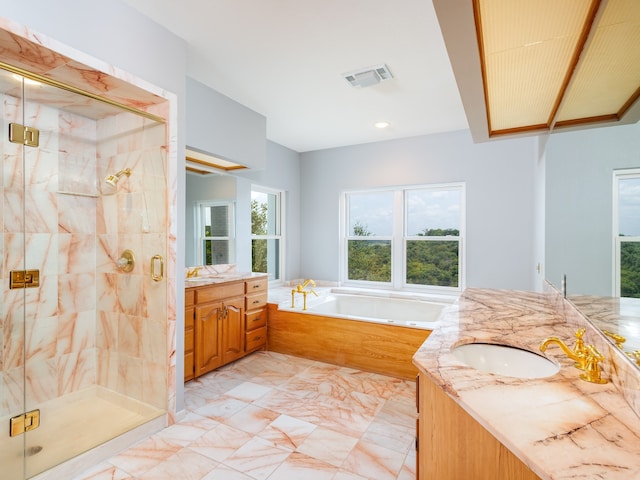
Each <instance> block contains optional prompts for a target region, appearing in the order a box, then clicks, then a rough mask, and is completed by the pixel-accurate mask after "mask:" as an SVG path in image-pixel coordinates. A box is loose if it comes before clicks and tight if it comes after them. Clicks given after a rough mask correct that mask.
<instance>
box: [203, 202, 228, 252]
mask: <svg viewBox="0 0 640 480" xmlns="http://www.w3.org/2000/svg"><path fill="white" fill-rule="evenodd" d="M196 211H197V212H198V219H197V228H198V232H199V233H198V248H197V252H198V265H220V264H227V263H234V262H235V214H234V208H233V202H202V203H199V204H198V208H197V210H196Z"/></svg>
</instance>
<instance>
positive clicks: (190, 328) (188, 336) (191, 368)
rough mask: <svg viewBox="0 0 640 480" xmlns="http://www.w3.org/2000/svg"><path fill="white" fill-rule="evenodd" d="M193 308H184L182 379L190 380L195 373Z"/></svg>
mask: <svg viewBox="0 0 640 480" xmlns="http://www.w3.org/2000/svg"><path fill="white" fill-rule="evenodd" d="M194 321H195V308H194V307H193V306H191V307H187V308H185V309H184V381H185V382H187V381H189V380H191V379H192V378H193V377H194V376H195V374H196V371H195V368H196V365H195V357H194V347H195V344H194V342H195V327H194Z"/></svg>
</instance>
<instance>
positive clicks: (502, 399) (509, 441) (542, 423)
mask: <svg viewBox="0 0 640 480" xmlns="http://www.w3.org/2000/svg"><path fill="white" fill-rule="evenodd" d="M560 304H562V299H560ZM558 305H559V301H558V298H557V295H553V294H548V293H544V294H538V293H530V292H517V291H507V290H484V289H468V290H466V291H465V292H464V294H463V295H462V296H461V297H460V300H459V303H458V305H457V307H454V308H450V309H448V310H447V311H446V312H445V313H444V315H443V317H442V318H441V321H440V325H439V328H438V329H436V330H434V331H433V333H432V334H431V335H430V336H429V338H428V339H427V340H426V341H425V343H424V344H423V345H422V346H421V347H420V349H419V350H418V351H417V352H416V354H415V355H414V357H413V362H414V364H415V365H416V366H417V367H418V369H419V370H420V371H421V373H422V374H423V375H424V376H426V377H427V378H425V380H427V381H428V380H430V381H431V382H433V383H434V384H436V385H437V386H439V387H440V388H441V389H443V390H444V391H445V392H446V393H447V394H448V396H449V397H451V398H452V399H453V400H454V401H455V402H456V403H457V404H458V405H460V406H461V407H462V408H463V409H464V410H465V411H466V412H467V413H469V414H470V415H471V416H472V417H473V418H474V419H475V420H476V421H477V422H478V423H480V424H481V425H482V426H484V427H485V428H486V429H487V430H488V431H489V432H490V433H491V434H492V435H493V436H495V437H496V438H497V439H498V440H499V441H500V442H502V443H503V444H504V445H505V446H506V447H507V448H508V449H509V450H510V451H512V452H513V453H514V454H515V455H516V456H517V457H518V458H519V459H520V460H521V461H522V462H523V463H525V464H526V465H527V466H528V467H529V468H530V469H531V470H532V471H533V472H535V473H536V474H537V475H538V476H540V478H542V479H549V480H551V479H559V478H573V479H576V478H580V479H593V478H602V479H630V478H640V418H639V417H638V415H637V414H636V413H635V412H634V410H633V409H632V408H631V407H630V405H629V403H628V402H627V401H626V400H625V398H624V397H623V395H621V393H620V390H619V389H618V388H617V386H616V384H614V383H612V382H609V383H608V384H606V385H596V384H591V383H587V382H585V381H583V380H580V379H579V370H577V369H576V368H574V367H573V361H571V360H570V359H569V358H568V357H567V356H566V355H565V354H564V353H563V352H562V351H561V350H560V349H559V348H556V347H555V346H553V347H551V348H549V349H548V350H547V352H546V354H545V355H546V356H547V357H548V358H550V359H552V360H554V361H556V362H558V363H559V364H560V366H561V369H560V372H559V373H558V374H556V375H554V376H552V377H547V378H541V379H518V378H510V377H504V376H498V375H493V374H489V373H484V372H480V371H478V370H475V369H472V368H470V367H467V366H465V365H464V364H462V363H460V362H459V361H458V360H456V358H455V357H454V356H453V354H452V353H451V351H452V349H453V348H455V347H456V346H458V345H461V344H464V343H471V342H484V343H498V344H508V345H513V346H516V347H520V348H523V349H526V350H530V351H533V352H539V345H540V343H541V342H542V341H543V340H544V339H545V338H546V337H549V336H557V337H560V338H561V339H563V340H565V341H566V343H567V344H568V345H570V346H571V345H573V339H574V334H575V329H576V323H575V320H576V319H575V318H573V319H572V320H573V321H568V319H567V318H566V317H565V312H564V311H563V309H562V308H558ZM595 336H596V335H595V333H594V331H593V327H591V328H590V329H589V328H588V329H587V333H586V334H585V337H584V338H585V342H586V343H587V344H589V343H596V342H595V340H596V339H595V338H594V337H595ZM596 346H597V347H598V344H597V343H596ZM598 348H599V347H598ZM607 354H608V352H605V355H607ZM611 365H614V364H612V363H608V362H605V365H604V366H603V378H611V368H610V366H611ZM636 385H637V383H636Z"/></svg>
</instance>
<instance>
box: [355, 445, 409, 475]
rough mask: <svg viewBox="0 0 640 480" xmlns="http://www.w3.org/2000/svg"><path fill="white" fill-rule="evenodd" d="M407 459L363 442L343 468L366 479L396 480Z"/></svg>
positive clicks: (357, 446)
mask: <svg viewBox="0 0 640 480" xmlns="http://www.w3.org/2000/svg"><path fill="white" fill-rule="evenodd" d="M405 457H406V455H403V454H401V453H398V452H396V451H394V450H391V449H389V448H386V447H382V446H380V445H376V444H375V443H370V442H366V441H364V440H361V441H359V442H358V444H357V445H356V446H355V447H354V448H353V450H352V451H351V453H350V454H349V456H348V457H347V459H346V460H345V461H344V462H343V464H342V468H343V469H345V470H348V471H350V472H353V473H356V474H358V475H360V476H362V477H365V478H371V479H376V480H394V479H396V478H397V477H398V475H399V474H400V470H401V469H402V465H403V464H404V459H405Z"/></svg>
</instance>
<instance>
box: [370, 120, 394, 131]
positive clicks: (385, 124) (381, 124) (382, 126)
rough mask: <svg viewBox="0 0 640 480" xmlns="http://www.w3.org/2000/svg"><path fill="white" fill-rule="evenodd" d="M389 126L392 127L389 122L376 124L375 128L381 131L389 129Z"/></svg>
mask: <svg viewBox="0 0 640 480" xmlns="http://www.w3.org/2000/svg"><path fill="white" fill-rule="evenodd" d="M389 125H391V124H390V123H389V122H376V123H374V124H373V126H374V127H376V128H379V129H380V130H382V129H383V128H387V127H388V126H389Z"/></svg>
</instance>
